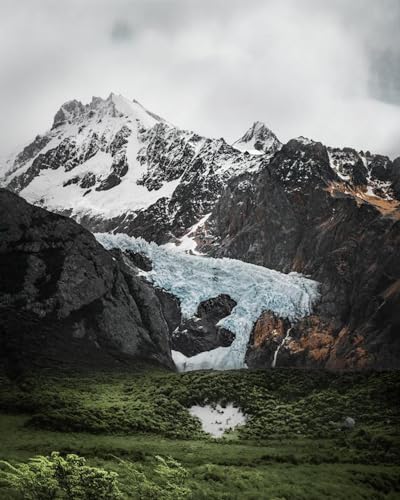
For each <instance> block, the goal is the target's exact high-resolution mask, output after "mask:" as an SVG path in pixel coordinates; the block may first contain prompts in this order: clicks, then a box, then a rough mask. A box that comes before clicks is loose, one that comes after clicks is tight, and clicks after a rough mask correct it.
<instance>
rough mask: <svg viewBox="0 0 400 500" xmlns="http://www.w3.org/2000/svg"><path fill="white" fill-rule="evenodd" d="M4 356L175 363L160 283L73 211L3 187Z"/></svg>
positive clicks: (84, 362)
mask: <svg viewBox="0 0 400 500" xmlns="http://www.w3.org/2000/svg"><path fill="white" fill-rule="evenodd" d="M0 214H1V217H0V325H1V337H0V342H1V348H0V357H1V362H2V363H4V364H5V365H6V368H7V369H8V370H10V371H13V372H16V373H18V372H19V371H21V370H23V369H24V368H29V367H32V366H41V367H43V366H58V367H63V366H66V367H74V368H89V367H96V368H100V367H113V366H124V365H128V366H134V365H135V363H136V361H137V360H138V359H140V360H147V361H152V362H155V363H158V364H162V365H164V366H167V367H170V368H172V367H173V363H172V360H171V355H170V347H169V329H168V324H167V321H166V319H165V318H164V315H163V313H162V307H161V304H160V301H159V300H158V298H157V295H156V292H155V290H154V289H153V288H152V287H151V286H150V285H148V284H146V283H144V282H143V281H141V280H140V279H139V278H138V277H137V276H136V275H135V274H134V273H132V271H131V270H130V269H129V268H128V267H127V266H126V265H125V264H124V263H123V261H122V259H121V258H118V256H115V255H114V256H113V255H111V254H110V253H109V252H108V251H106V250H105V249H104V248H103V247H102V246H101V245H100V244H99V243H97V241H96V240H95V238H94V237H93V236H92V234H91V233H89V232H88V231H86V230H85V229H84V228H82V227H81V226H80V225H79V224H77V223H76V222H74V221H73V220H71V219H68V218H65V217H62V216H59V215H56V214H52V213H49V212H47V211H46V210H43V209H41V208H37V207H34V206H32V205H30V204H28V203H27V202H25V201H24V200H22V199H21V198H19V197H18V196H16V195H15V194H12V193H11V192H9V191H6V190H0Z"/></svg>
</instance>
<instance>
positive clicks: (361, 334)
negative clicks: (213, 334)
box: [207, 141, 400, 369]
mask: <svg viewBox="0 0 400 500" xmlns="http://www.w3.org/2000/svg"><path fill="white" fill-rule="evenodd" d="M379 161H380V163H379V165H380V166H379V169H378V166H377V165H378V160H377V161H376V162H375V163H374V164H373V168H374V169H375V170H376V169H378V171H379V176H380V177H383V176H384V175H386V174H385V171H384V170H383V171H381V170H380V169H381V167H382V161H381V160H379ZM386 163H387V162H386ZM357 168H358V167H357ZM387 168H389V167H387ZM390 168H391V169H393V166H391V167H390ZM376 175H378V173H376ZM391 175H392V178H393V173H391ZM398 207H399V202H398V201H397V200H395V199H388V198H380V197H377V196H370V195H368V194H366V193H365V192H364V191H363V190H362V189H357V188H356V187H355V186H354V185H350V184H348V183H347V182H344V181H342V180H341V179H340V178H339V177H338V175H336V173H335V172H334V171H333V170H332V169H330V168H329V162H328V155H327V150H326V148H325V147H324V146H322V145H321V144H318V143H311V144H303V143H302V142H300V141H290V142H289V143H288V144H287V145H285V146H284V147H283V148H282V149H281V150H280V151H279V152H278V153H277V154H276V155H275V156H274V158H273V159H272V161H271V162H270V164H268V165H266V166H265V168H264V169H263V170H262V171H261V172H260V173H259V174H254V175H250V174H247V175H245V176H242V177H241V178H238V179H236V180H234V181H232V182H231V183H230V185H229V187H228V189H227V190H226V192H225V193H224V194H223V195H222V196H221V198H220V200H219V202H218V204H217V205H216V207H215V209H214V211H213V214H212V216H211V217H210V219H209V221H208V227H207V230H208V232H209V234H213V235H214V240H213V241H212V242H209V243H208V247H207V249H208V250H209V252H210V253H211V254H213V255H215V256H219V257H222V256H227V257H233V258H239V259H243V260H246V261H249V262H253V263H256V264H259V265H264V266H266V267H269V268H273V269H277V270H280V271H284V272H290V271H297V272H301V273H304V274H305V275H309V276H311V277H312V278H313V279H316V280H317V281H319V282H320V283H322V290H321V292H322V300H321V302H320V304H319V305H318V307H317V308H316V310H315V315H316V317H317V318H314V319H313V320H312V321H311V320H310V321H308V320H307V321H306V320H304V321H302V322H299V323H298V324H296V325H294V329H293V332H292V334H291V337H292V340H291V341H290V342H289V343H288V344H286V349H282V353H280V359H281V364H282V362H283V361H284V364H286V365H291V366H292V365H293V364H294V365H296V366H309V367H317V366H318V367H320V366H326V367H330V368H340V369H341V368H364V367H373V368H400V337H399V336H398V335H397V333H398V332H399V329H400V312H399V311H400V260H399V258H398V256H399V253H400V210H399V208H398ZM317 339H319V340H318V341H317ZM315 344H318V345H319V346H320V348H319V349H320V352H319V353H318V352H317V351H316V348H315ZM313 346H314V347H313ZM289 347H291V348H292V349H291V353H290V355H285V352H286V351H287V350H288V348H289ZM250 349H252V348H251V346H250ZM311 352H312V354H311ZM253 354H254V353H253ZM286 354H287V352H286ZM267 358H268V360H269V361H270V359H271V358H270V355H269V356H267ZM260 359H261V358H260ZM269 361H268V362H269ZM256 365H257V363H256ZM261 365H262V366H264V364H263V362H261V361H260V366H261ZM278 365H279V363H278Z"/></svg>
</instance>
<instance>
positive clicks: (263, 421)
mask: <svg viewBox="0 0 400 500" xmlns="http://www.w3.org/2000/svg"><path fill="white" fill-rule="evenodd" d="M0 382H1V387H0V443H1V448H0V460H1V461H2V463H1V466H0V498H1V499H8V498H13V499H14V498H28V499H29V498H32V499H35V498H55V499H56V498H57V499H58V498H71V495H72V498H76V499H83V500H84V499H87V500H90V499H91V498H97V499H101V498H110V500H112V499H113V498H143V499H148V498H157V499H158V498H160V499H163V498H165V499H171V500H172V499H180V498H190V499H270V500H273V499H275V500H278V499H280V500H283V499H285V500H292V499H293V500H314V499H315V500H320V499H325V498H327V499H332V500H333V499H335V500H338V499H343V500H358V499H360V500H361V499H378V500H379V499H390V500H394V499H398V498H400V405H399V401H400V374H399V373H396V372H391V373H389V372H381V373H376V372H368V373H340V374H337V373H336V374H335V373H331V372H327V371H305V370H289V369H287V370H285V369H277V370H269V371H250V370H241V371H229V372H196V373H194V372H191V373H184V374H177V373H169V372H165V371H162V370H157V369H154V368H152V369H141V370H138V371H136V372H123V373H100V374H96V375H93V374H79V375H78V374H76V375H71V374H66V373H64V374H54V373H45V372H40V373H32V374H30V375H29V376H25V377H23V378H20V379H18V380H14V381H11V380H8V379H7V378H5V377H3V378H2V379H1V380H0ZM216 403H221V404H222V405H224V404H227V403H234V404H236V405H238V406H240V407H241V408H242V410H243V411H244V412H245V413H246V414H247V416H248V420H247V423H246V425H244V426H243V427H240V428H238V429H236V430H234V431H232V432H229V433H227V434H225V435H224V437H223V438H221V439H215V438H212V437H211V436H209V435H207V434H205V433H204V432H203V431H202V429H201V424H200V422H199V421H198V420H197V419H196V418H194V417H192V416H191V415H190V413H189V412H188V410H187V408H188V407H190V406H192V405H194V404H200V405H203V404H211V405H212V404H216ZM346 417H351V418H352V419H354V420H355V425H354V427H353V428H347V427H346V426H345V425H344V424H343V422H344V419H345V418H346ZM52 452H59V456H58V458H57V457H56V458H55V459H54V460H53V462H54V463H53V464H51V463H50V462H51V460H49V459H46V460H47V461H46V460H44V458H43V459H41V460H42V461H41V462H40V467H39V466H38V465H37V463H36V462H32V458H33V457H37V456H41V457H50V456H51V453H52ZM70 455H73V456H77V457H75V458H73V459H72V458H71V459H69V460H70V462H68V463H66V462H65V463H64V459H62V458H60V457H64V458H65V457H67V456H70ZM78 457H83V458H84V459H85V463H84V464H83V462H82V463H81V462H79V460H78ZM36 460H37V459H36ZM60 460H61V462H60ZM74 460H75V462H74ZM34 463H36V465H32V464H34ZM29 464H31V465H29ZM71 464H72V465H71ZM35 467H36V468H35ZM38 468H39V469H40V471H39V472H38V470H39V469H38ZM56 470H57V471H58V472H57V473H55V472H54V471H56ZM61 470H62V474H63V476H62V477H63V480H62V481H61V479H60V477H61V476H60V474H61V472H60V471H61ZM10 471H14V472H12V474H11V476H12V478H13V480H12V481H11V480H10ZM66 471H67V472H66ZM82 471H83V472H82ZM57 474H58V475H57ZM85 474H86V475H85ZM28 476H29V477H28ZM50 476H51V477H50ZM66 476H68V478H69V479H68V481H69V483H68V484H67V483H66V482H65V481H66V480H65V477H66ZM49 477H50V479H51V481H52V482H51V485H52V486H51V488H53V489H52V490H51V491H50V489H51V488H50V486H48V483H49V481H50V480H49ZM71 478H72V479H71ZM82 478H86V479H85V481H86V483H85V484H89V482H90V481H92V482H91V483H90V484H92V486H91V488H90V489H88V488H86V490H88V491H86V490H85V487H82V488H81V486H80V483H79V482H80V481H84V479H82ZM88 478H89V479H88ZM13 481H14V482H13ZM24 481H25V482H24ZM27 481H28V482H27ZM29 481H31V482H29ZM35 481H36V483H35ZM38 481H42V482H44V483H45V484H44V485H43V484H42V483H40V484H39V483H38ZM85 481H84V482H85ZM110 481H112V482H113V486H112V487H111V486H110ZM49 484H50V483H49ZM71 484H73V488H75V489H73V490H71V489H68V488H72V486H71ZM106 484H107V485H108V486H107V488H108V487H109V488H110V489H109V490H107V492H106V493H104V496H103V497H102V496H101V495H102V494H103V493H99V492H100V490H101V488H103V486H104V485H106ZM27 485H28V486H27ZM93 485H94V486H93ZM114 486H115V488H114ZM36 487H37V491H38V492H36V489H35V488H36ZM39 487H40V488H41V489H40V488H39ZM46 488H47V489H46ZM66 488H67V489H68V492H69V493H68V494H67V493H66V491H67V490H66ZM96 488H98V489H97V490H96ZM113 488H114V489H113ZM48 490H49V493H47V491H48ZM89 490H90V491H89ZM29 491H30V492H31V493H29ZM71 491H74V492H75V493H71ZM95 491H97V493H94V492H95ZM101 491H103V490H101ZM104 491H105V490H104ZM47 494H48V496H47V497H46V496H45V495H47ZM29 495H31V496H29ZM35 495H37V496H36V497H35Z"/></svg>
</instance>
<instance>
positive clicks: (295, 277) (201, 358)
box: [95, 233, 319, 371]
mask: <svg viewBox="0 0 400 500" xmlns="http://www.w3.org/2000/svg"><path fill="white" fill-rule="evenodd" d="M95 236H96V238H97V240H98V241H99V242H100V243H101V244H102V245H103V246H104V247H105V248H107V249H111V248H119V249H121V250H132V251H134V252H140V253H141V254H143V255H146V256H147V257H148V258H149V259H150V260H151V261H152V265H153V269H152V270H151V271H148V272H142V274H143V275H144V276H145V277H146V279H147V280H148V281H150V282H151V283H153V284H154V285H156V286H158V287H160V288H163V289H164V290H167V291H168V292H170V293H172V294H173V295H175V296H176V297H178V298H179V299H180V302H181V309H182V314H183V316H184V317H187V318H190V317H192V316H194V315H195V314H196V312H197V308H198V306H199V304H200V302H202V301H204V300H207V299H210V298H212V297H216V296H218V295H220V294H227V295H229V296H230V297H232V298H233V299H234V300H235V301H236V302H237V305H236V306H235V307H234V309H233V310H232V313H231V314H230V315H229V316H227V317H225V318H223V319H222V320H221V321H220V322H219V325H220V326H222V327H224V328H227V329H228V330H230V331H232V332H233V333H234V334H235V340H234V341H233V343H232V344H231V345H230V346H229V347H218V348H216V349H213V350H211V351H206V352H202V353H200V354H196V355H195V356H192V357H186V356H184V355H183V354H182V353H180V352H177V351H172V356H173V359H174V362H175V364H176V366H177V368H178V370H180V371H190V370H201V369H218V370H230V369H238V368H244V367H245V354H246V350H247V344H248V341H249V337H250V333H251V330H252V328H253V325H254V323H255V321H256V320H257V319H258V318H259V317H260V315H261V313H262V312H263V311H266V310H269V311H273V312H274V313H276V314H277V315H278V316H281V317H283V318H287V319H288V320H289V321H291V322H293V321H294V320H296V319H299V318H301V317H304V316H306V315H308V314H310V313H311V312H312V308H313V305H314V304H315V303H316V302H317V301H318V298H319V293H318V288H319V284H318V283H317V282H316V281H313V280H310V279H308V278H305V277H304V276H302V275H300V274H298V273H290V274H284V273H280V272H278V271H274V270H271V269H268V268H266V267H262V266H256V265H254V264H249V263H246V262H242V261H240V260H235V259H228V258H223V259H215V258H211V257H203V256H197V255H188V254H184V253H177V252H174V251H172V250H168V249H166V248H162V247H160V246H158V245H156V244H155V243H148V242H147V241H145V240H144V239H142V238H133V237H130V236H127V235H126V234H108V233H98V234H96V235H95Z"/></svg>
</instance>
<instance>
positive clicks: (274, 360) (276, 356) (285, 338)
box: [271, 327, 292, 368]
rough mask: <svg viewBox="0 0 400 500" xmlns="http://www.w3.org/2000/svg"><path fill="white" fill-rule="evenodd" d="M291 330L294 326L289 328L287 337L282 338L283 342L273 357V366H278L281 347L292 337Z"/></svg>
mask: <svg viewBox="0 0 400 500" xmlns="http://www.w3.org/2000/svg"><path fill="white" fill-rule="evenodd" d="M291 331H292V327H290V328H288V330H287V332H286V335H285V337H284V338H283V339H282V342H281V343H280V344H279V345H278V347H277V348H276V351H275V352H274V357H273V360H272V363H271V368H275V366H276V360H277V359H278V354H279V351H280V350H281V347H282V346H283V344H285V342H286V341H287V339H288V338H289V337H290V332H291Z"/></svg>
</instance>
